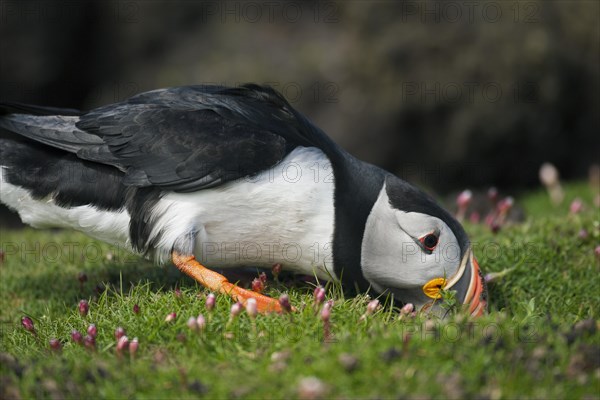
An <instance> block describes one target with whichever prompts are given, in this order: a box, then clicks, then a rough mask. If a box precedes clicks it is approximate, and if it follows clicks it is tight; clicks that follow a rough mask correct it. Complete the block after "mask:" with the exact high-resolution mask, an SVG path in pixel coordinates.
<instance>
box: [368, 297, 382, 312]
mask: <svg viewBox="0 0 600 400" xmlns="http://www.w3.org/2000/svg"><path fill="white" fill-rule="evenodd" d="M377 307H379V300H377V299H375V300H371V301H370V302H369V304H367V315H371V314H373V313H374V312H375V311H377Z"/></svg>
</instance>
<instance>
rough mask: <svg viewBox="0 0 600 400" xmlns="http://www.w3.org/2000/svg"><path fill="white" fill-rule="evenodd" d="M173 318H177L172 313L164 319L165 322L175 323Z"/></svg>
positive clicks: (175, 314)
mask: <svg viewBox="0 0 600 400" xmlns="http://www.w3.org/2000/svg"><path fill="white" fill-rule="evenodd" d="M175 318H177V313H174V312H172V313H169V314H167V316H166V317H165V322H173V321H175Z"/></svg>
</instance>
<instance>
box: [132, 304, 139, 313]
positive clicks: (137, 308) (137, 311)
mask: <svg viewBox="0 0 600 400" xmlns="http://www.w3.org/2000/svg"><path fill="white" fill-rule="evenodd" d="M133 313H134V314H139V313H140V306H139V305H137V304H134V305H133Z"/></svg>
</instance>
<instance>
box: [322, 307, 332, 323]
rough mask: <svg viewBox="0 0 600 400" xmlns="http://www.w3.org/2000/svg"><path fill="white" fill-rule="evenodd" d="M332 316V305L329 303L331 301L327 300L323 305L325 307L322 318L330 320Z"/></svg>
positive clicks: (325, 320)
mask: <svg viewBox="0 0 600 400" xmlns="http://www.w3.org/2000/svg"><path fill="white" fill-rule="evenodd" d="M330 318H331V306H330V305H329V302H327V303H325V304H324V305H323V309H322V310H321V320H322V321H323V322H329V319H330Z"/></svg>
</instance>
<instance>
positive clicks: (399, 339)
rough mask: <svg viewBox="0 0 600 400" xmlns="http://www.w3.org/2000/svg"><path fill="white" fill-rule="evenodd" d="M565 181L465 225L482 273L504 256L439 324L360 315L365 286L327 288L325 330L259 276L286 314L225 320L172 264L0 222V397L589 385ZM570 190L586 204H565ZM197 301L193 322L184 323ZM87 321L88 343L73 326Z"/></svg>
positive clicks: (588, 222) (585, 325)
mask: <svg viewBox="0 0 600 400" xmlns="http://www.w3.org/2000/svg"><path fill="white" fill-rule="evenodd" d="M567 191H568V193H567V197H568V199H567V202H566V204H565V205H564V206H562V207H559V208H553V207H552V206H550V204H549V203H548V200H547V196H546V195H545V194H544V193H541V192H540V193H534V194H532V195H530V196H526V197H524V198H522V199H520V200H518V203H519V204H521V205H522V206H523V207H525V209H526V210H527V212H528V215H530V217H529V218H528V220H527V221H526V222H525V223H523V224H521V225H515V226H508V227H504V228H503V229H502V230H501V231H500V232H499V233H498V234H497V235H492V234H491V233H490V232H489V230H488V229H487V228H485V227H483V226H480V225H477V226H475V225H468V226H467V229H468V230H469V233H470V235H471V237H472V238H473V241H474V242H476V254H477V257H478V259H479V261H480V264H481V265H482V267H483V268H484V270H485V271H486V272H494V271H495V272H498V271H501V270H504V269H506V268H513V269H512V270H511V272H510V273H508V274H507V275H505V276H504V277H503V278H502V279H500V280H498V281H496V282H494V283H492V284H491V285H490V293H489V296H490V306H491V313H490V314H489V315H487V316H485V317H482V318H480V319H477V320H470V319H468V318H465V317H464V316H463V315H460V314H458V315H456V316H454V317H453V318H451V319H449V320H446V321H444V322H441V321H426V320H425V319H424V318H423V317H420V316H417V317H416V318H399V316H398V312H397V310H393V309H391V308H382V309H380V310H379V311H377V312H376V313H375V314H374V315H372V316H370V317H368V318H367V319H366V320H365V321H360V318H361V315H362V314H363V313H364V312H365V309H366V304H367V299H366V298H365V297H356V298H346V299H344V298H343V297H342V296H341V294H340V291H339V290H338V289H339V288H336V287H335V286H329V287H328V288H327V289H328V293H327V294H328V297H329V298H333V299H334V300H335V305H334V307H333V310H332V314H331V324H332V325H331V334H330V336H329V337H328V338H327V340H324V336H325V335H324V330H323V323H322V322H321V320H320V318H319V317H317V316H315V313H314V311H313V307H312V306H313V300H312V287H311V286H310V285H308V284H304V285H303V284H296V285H295V286H294V287H292V288H287V287H285V286H284V285H280V284H278V283H275V282H270V286H269V289H268V293H270V294H271V295H274V296H278V295H279V294H281V293H282V292H284V291H287V292H289V294H290V297H291V299H292V303H293V304H295V305H296V306H297V307H298V308H299V312H297V313H295V314H294V315H289V316H281V315H268V316H259V317H258V318H257V319H256V322H255V324H253V323H252V321H251V319H250V318H249V317H248V315H246V314H245V313H243V314H242V315H240V316H239V317H238V318H236V319H235V320H234V321H231V322H228V321H229V309H230V306H231V301H230V300H229V299H228V298H225V297H221V296H219V297H218V298H217V307H216V309H215V310H214V312H212V313H207V312H206V310H205V306H204V304H205V294H206V293H205V292H204V291H203V290H202V289H201V288H199V287H198V286H197V285H196V284H195V283H194V282H193V281H191V280H189V279H187V278H185V277H183V276H181V275H180V274H179V272H178V271H176V270H175V269H174V268H168V269H160V268H156V267H154V266H153V265H151V264H150V263H148V262H146V261H143V260H141V259H138V258H136V257H134V256H131V255H128V254H127V253H124V252H121V251H119V250H118V249H115V248H111V247H110V246H108V245H105V244H102V243H99V242H96V241H93V240H91V239H89V238H87V237H85V236H83V235H80V234H75V233H73V232H52V231H36V230H30V229H27V230H20V231H6V230H5V231H1V232H0V234H1V237H0V244H1V246H2V250H3V251H4V261H3V262H2V263H1V264H0V273H1V279H0V322H1V332H0V398H31V397H44V398H98V397H104V398H179V397H182V398H193V397H199V396H204V397H206V398H296V397H300V398H319V397H326V398H403V397H406V398H447V397H450V398H464V397H467V398H484V399H485V398H489V399H496V398H516V397H524V398H599V397H600V333H599V331H598V321H599V319H600V293H599V288H600V274H599V272H600V271H599V270H600V267H599V262H598V259H597V258H595V256H594V248H595V247H596V246H597V245H598V244H600V226H599V224H600V222H599V218H598V210H597V209H593V207H592V206H591V193H589V189H588V188H587V186H585V185H572V186H570V187H568V188H567ZM575 196H580V197H582V198H583V199H584V201H585V203H586V204H587V211H584V212H583V213H581V214H578V215H569V214H568V204H569V200H570V199H571V198H573V197H575ZM582 228H584V229H586V230H587V231H588V237H587V238H581V237H579V234H578V233H579V231H580V229H582ZM80 272H84V273H85V274H86V275H87V277H88V281H87V282H86V283H85V284H83V287H80V283H79V281H78V279H77V276H78V273H80ZM175 288H180V294H179V295H178V292H177V291H176V290H175ZM80 299H87V300H89V304H90V310H89V314H88V315H87V316H85V317H84V316H81V315H80V313H79V312H78V302H79V300H80ZM135 304H137V305H138V306H139V309H140V311H139V313H137V314H136V313H134V312H133V307H134V305H135ZM171 312H175V313H177V317H176V318H175V320H174V321H172V322H165V316H166V315H167V314H168V313H171ZM198 313H203V314H204V315H205V316H206V317H207V319H208V323H207V327H206V329H205V331H204V332H203V333H202V334H195V333H194V332H193V331H191V330H190V329H189V328H188V327H187V326H186V321H187V319H188V317H190V316H195V315H198ZM23 316H30V317H31V318H32V320H33V322H34V324H35V329H36V334H35V335H34V334H32V333H30V332H28V331H26V330H25V329H24V328H23V327H22V326H21V323H20V320H21V317H23ZM90 323H94V324H96V326H97V329H98V336H97V339H96V350H95V351H92V350H89V349H86V348H85V347H84V346H80V345H77V344H75V343H73V341H72V340H71V338H70V333H71V331H72V330H73V329H77V330H79V331H81V332H85V330H86V328H87V326H88V324H90ZM117 326H121V327H124V328H125V329H126V331H127V335H128V336H129V338H130V339H131V338H132V337H134V336H135V337H137V338H139V343H140V344H139V350H138V351H137V354H136V355H135V357H133V358H132V357H130V356H129V355H125V356H123V357H118V356H117V355H116V341H115V338H114V330H115V328H116V327H117ZM51 338H58V339H60V340H61V341H62V342H63V348H62V351H52V350H50V348H49V345H48V341H49V339H51ZM312 378H316V379H312Z"/></svg>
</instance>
